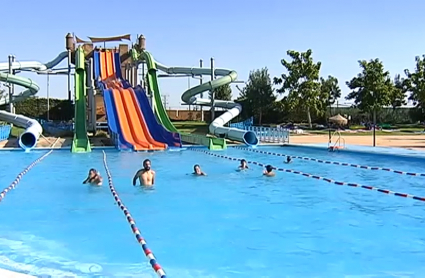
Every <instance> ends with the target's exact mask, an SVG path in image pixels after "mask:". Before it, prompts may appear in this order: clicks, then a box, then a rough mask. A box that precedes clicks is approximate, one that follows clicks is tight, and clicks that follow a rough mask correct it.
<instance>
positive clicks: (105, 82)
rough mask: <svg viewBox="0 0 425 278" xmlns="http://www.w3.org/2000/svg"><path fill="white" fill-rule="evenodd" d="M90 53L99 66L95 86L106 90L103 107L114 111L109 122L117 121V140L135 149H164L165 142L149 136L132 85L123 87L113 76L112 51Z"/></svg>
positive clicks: (115, 123)
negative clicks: (106, 95)
mask: <svg viewBox="0 0 425 278" xmlns="http://www.w3.org/2000/svg"><path fill="white" fill-rule="evenodd" d="M94 57H95V60H96V59H98V61H99V62H97V63H96V62H95V64H98V66H99V67H100V69H99V71H98V72H97V74H98V75H97V76H96V78H100V82H99V83H100V84H101V85H100V84H99V86H101V87H103V91H104V93H105V91H106V94H109V96H108V97H107V98H108V99H107V100H106V101H107V102H105V107H107V106H109V108H111V107H112V109H113V110H114V111H115V112H113V113H112V114H113V115H114V116H113V117H114V120H115V122H114V123H113V124H114V125H119V128H116V130H117V131H119V132H120V134H118V137H119V138H121V139H122V141H121V143H124V145H131V146H132V148H133V149H134V150H135V151H141V150H164V149H166V148H167V144H166V143H163V142H158V141H156V140H155V139H154V138H153V137H152V135H151V133H150V131H149V129H148V127H147V124H146V121H145V119H144V116H143V113H142V112H141V111H140V107H139V104H138V102H137V98H136V96H135V92H134V91H133V89H132V88H124V87H123V86H122V84H121V82H120V81H119V80H117V79H116V74H115V65H114V53H113V52H112V51H108V50H107V51H100V52H96V53H95V56H94ZM108 90H109V92H108ZM108 112H111V111H107V113H108ZM109 114H110V113H109ZM109 114H107V116H108V123H109ZM115 116H116V117H115ZM111 131H112V130H111Z"/></svg>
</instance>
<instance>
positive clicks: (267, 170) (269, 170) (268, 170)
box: [263, 165, 275, 177]
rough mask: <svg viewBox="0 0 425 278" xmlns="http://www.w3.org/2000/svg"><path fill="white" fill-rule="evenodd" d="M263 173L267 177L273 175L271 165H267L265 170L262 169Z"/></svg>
mask: <svg viewBox="0 0 425 278" xmlns="http://www.w3.org/2000/svg"><path fill="white" fill-rule="evenodd" d="M263 175H264V176H267V177H274V176H275V173H274V172H273V166H271V165H267V166H266V170H264V172H263Z"/></svg>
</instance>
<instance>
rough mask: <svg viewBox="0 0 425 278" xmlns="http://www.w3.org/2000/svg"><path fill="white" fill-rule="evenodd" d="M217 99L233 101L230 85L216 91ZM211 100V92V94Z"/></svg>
mask: <svg viewBox="0 0 425 278" xmlns="http://www.w3.org/2000/svg"><path fill="white" fill-rule="evenodd" d="M214 94H215V99H219V100H232V89H231V88H230V85H229V84H226V85H224V86H220V87H217V88H215V89H214ZM209 96H210V99H211V92H210V93H209Z"/></svg>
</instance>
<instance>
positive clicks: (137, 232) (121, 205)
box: [102, 151, 167, 278]
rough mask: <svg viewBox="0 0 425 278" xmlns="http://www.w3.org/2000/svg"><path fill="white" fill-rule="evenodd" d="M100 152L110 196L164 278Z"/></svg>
mask: <svg viewBox="0 0 425 278" xmlns="http://www.w3.org/2000/svg"><path fill="white" fill-rule="evenodd" d="M102 152H103V165H104V167H105V171H106V175H107V177H108V184H109V189H110V191H111V193H112V196H113V197H114V199H115V201H116V204H117V205H118V207H119V208H120V209H121V210H122V211H123V212H124V215H125V217H126V218H127V221H128V223H129V224H130V227H131V230H132V231H133V234H134V235H135V237H136V239H137V242H138V243H139V244H140V245H141V246H142V249H143V252H144V253H145V256H146V258H147V259H148V260H149V263H150V265H151V266H152V268H153V270H154V271H155V272H156V274H158V277H160V278H166V277H167V276H166V274H165V271H164V270H163V269H162V267H161V266H160V265H159V264H158V262H157V261H156V258H155V256H154V255H153V253H152V251H151V250H150V249H149V248H148V245H147V244H146V241H145V239H144V238H143V237H142V234H141V233H140V230H139V229H138V228H137V226H136V222H135V221H134V219H133V217H132V216H131V214H130V212H129V210H128V209H127V207H126V206H125V205H124V203H123V202H122V201H121V199H120V197H119V196H118V193H117V191H116V190H115V187H114V184H113V182H112V175H111V172H110V171H109V167H108V163H107V161H106V153H105V151H102Z"/></svg>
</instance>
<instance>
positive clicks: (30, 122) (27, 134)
mask: <svg viewBox="0 0 425 278" xmlns="http://www.w3.org/2000/svg"><path fill="white" fill-rule="evenodd" d="M67 57H68V53H67V52H66V51H65V52H62V53H60V54H59V55H58V56H57V57H56V58H55V59H53V60H52V61H51V62H48V63H45V64H43V63H40V62H35V61H27V62H13V63H12V69H13V70H20V69H35V70H37V71H45V70H48V69H51V68H53V67H55V66H56V65H58V64H59V63H60V62H62V60H64V59H65V58H67ZM5 70H9V63H0V71H5ZM0 81H2V82H8V83H12V84H15V85H19V86H22V87H24V88H26V89H27V90H25V91H23V92H22V93H20V94H19V95H14V96H13V102H18V101H22V100H24V99H26V98H28V97H31V96H33V95H35V94H37V92H38V91H39V90H40V87H39V86H38V85H37V84H36V83H34V82H33V81H32V80H31V79H29V78H26V77H20V76H16V75H12V74H9V73H3V72H0ZM7 103H9V100H8V99H1V100H0V105H4V104H7ZM0 120H3V121H7V122H10V123H12V124H14V125H17V126H20V127H23V128H25V131H24V132H23V133H22V134H21V136H20V137H19V140H18V144H19V146H20V147H21V148H22V149H24V150H31V149H32V148H34V147H35V146H36V145H37V141H38V139H39V138H40V135H41V134H42V132H43V128H42V127H41V125H40V123H39V122H38V121H36V120H34V119H31V118H28V117H25V116H23V115H16V114H13V113H9V112H6V111H0Z"/></svg>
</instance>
